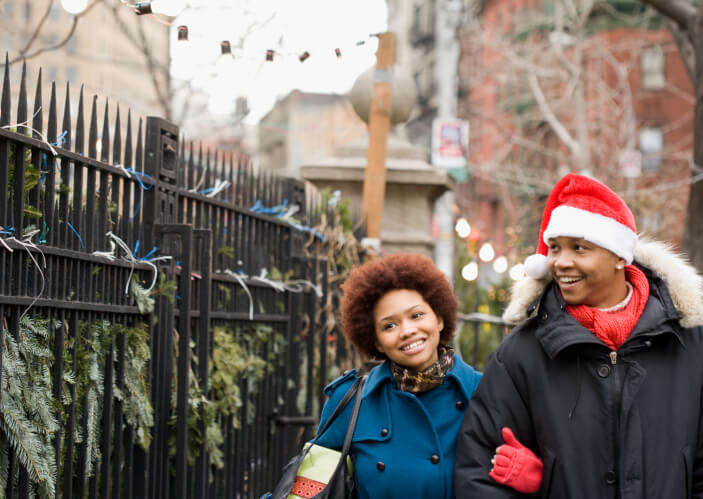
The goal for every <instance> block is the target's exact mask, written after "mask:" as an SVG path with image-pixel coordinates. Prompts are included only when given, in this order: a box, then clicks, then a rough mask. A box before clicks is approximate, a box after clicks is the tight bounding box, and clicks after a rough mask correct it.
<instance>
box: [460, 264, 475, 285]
mask: <svg viewBox="0 0 703 499" xmlns="http://www.w3.org/2000/svg"><path fill="white" fill-rule="evenodd" d="M461 277H463V278H464V280H466V281H475V280H476V278H477V277H478V264H477V263H476V262H469V263H467V264H466V265H464V268H463V269H461Z"/></svg>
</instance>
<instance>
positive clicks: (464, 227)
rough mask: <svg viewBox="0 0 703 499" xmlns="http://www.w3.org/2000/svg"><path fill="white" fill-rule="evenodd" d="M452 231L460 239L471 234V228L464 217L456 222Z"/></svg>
mask: <svg viewBox="0 0 703 499" xmlns="http://www.w3.org/2000/svg"><path fill="white" fill-rule="evenodd" d="M454 230H455V231H456V234H457V235H458V236H459V237H461V238H464V237H469V234H471V226H470V225H469V222H468V221H467V220H466V219H465V218H464V217H461V218H460V219H459V220H457V221H456V225H455V226H454Z"/></svg>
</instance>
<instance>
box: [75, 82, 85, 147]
mask: <svg viewBox="0 0 703 499" xmlns="http://www.w3.org/2000/svg"><path fill="white" fill-rule="evenodd" d="M83 90H84V88H83V85H81V91H80V94H79V95H78V116H77V117H76V142H75V147H74V149H73V150H74V151H75V152H77V153H78V154H81V155H83V154H85V121H84V120H83V114H84V110H83Z"/></svg>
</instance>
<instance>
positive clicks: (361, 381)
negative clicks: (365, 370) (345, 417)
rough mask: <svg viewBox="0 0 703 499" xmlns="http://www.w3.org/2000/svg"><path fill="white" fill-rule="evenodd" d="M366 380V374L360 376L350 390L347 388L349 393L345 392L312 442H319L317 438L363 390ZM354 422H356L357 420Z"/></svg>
mask: <svg viewBox="0 0 703 499" xmlns="http://www.w3.org/2000/svg"><path fill="white" fill-rule="evenodd" d="M365 380H366V376H363V377H362V376H359V377H357V378H356V380H354V384H353V385H352V386H351V387H349V390H347V393H345V394H344V397H343V398H342V400H340V401H339V404H337V407H335V408H334V411H332V414H331V415H330V417H329V418H328V419H327V421H326V422H325V424H324V426H323V427H322V429H321V430H320V431H318V432H317V436H316V437H315V438H314V439H313V440H312V442H311V443H313V444H314V443H315V442H317V439H318V438H320V437H321V436H322V434H323V433H325V431H326V430H327V428H329V427H330V425H331V424H332V422H333V421H334V420H335V419H336V418H337V416H339V414H340V413H341V412H342V411H343V410H344V408H345V407H346V406H347V405H348V404H349V402H350V401H351V399H352V398H353V397H354V395H356V394H357V392H358V393H361V392H362V388H363V384H364V382H365ZM353 416H354V414H352V417H353ZM354 423H355V424H356V421H355V422H354Z"/></svg>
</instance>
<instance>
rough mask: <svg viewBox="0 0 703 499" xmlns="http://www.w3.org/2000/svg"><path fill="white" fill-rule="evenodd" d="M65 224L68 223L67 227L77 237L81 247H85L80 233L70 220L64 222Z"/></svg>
mask: <svg viewBox="0 0 703 499" xmlns="http://www.w3.org/2000/svg"><path fill="white" fill-rule="evenodd" d="M66 225H68V228H69V229H71V230H72V231H73V233H74V234H75V235H76V237H78V241H79V242H80V243H81V248H85V244H83V238H82V237H81V235H80V234H79V233H78V231H77V230H76V229H74V228H73V225H71V222H68V221H67V222H66Z"/></svg>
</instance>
